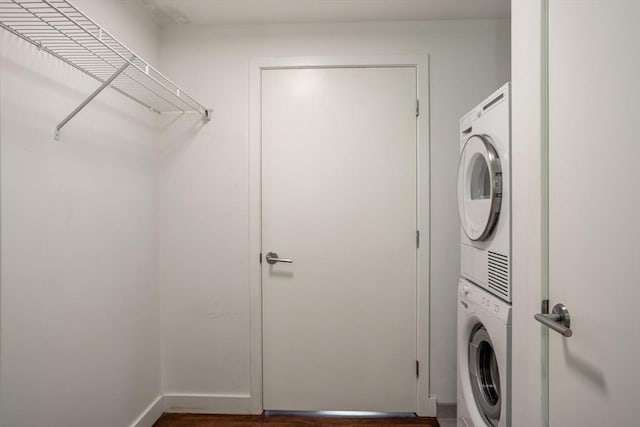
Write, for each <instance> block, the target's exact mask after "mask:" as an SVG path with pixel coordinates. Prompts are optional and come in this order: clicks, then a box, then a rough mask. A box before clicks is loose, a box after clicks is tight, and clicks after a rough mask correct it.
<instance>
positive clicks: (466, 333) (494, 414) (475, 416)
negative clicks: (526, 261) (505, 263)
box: [457, 279, 511, 427]
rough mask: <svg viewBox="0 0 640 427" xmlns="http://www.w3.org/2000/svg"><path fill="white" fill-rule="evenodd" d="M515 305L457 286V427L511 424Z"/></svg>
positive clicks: (469, 286) (464, 285)
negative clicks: (512, 317) (512, 323)
mask: <svg viewBox="0 0 640 427" xmlns="http://www.w3.org/2000/svg"><path fill="white" fill-rule="evenodd" d="M510 389H511V305H509V304H507V303H505V302H504V301H502V300H501V299H499V298H497V297H496V296H495V295H493V294H490V293H489V292H487V291H485V290H484V289H482V288H480V287H478V286H476V285H474V284H473V283H471V282H469V281H467V280H465V279H460V282H459V285H458V416H457V426H458V427H510V426H511V390H510Z"/></svg>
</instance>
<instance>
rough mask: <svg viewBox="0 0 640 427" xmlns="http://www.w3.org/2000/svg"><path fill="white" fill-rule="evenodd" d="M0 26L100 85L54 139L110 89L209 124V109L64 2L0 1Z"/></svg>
mask: <svg viewBox="0 0 640 427" xmlns="http://www.w3.org/2000/svg"><path fill="white" fill-rule="evenodd" d="M0 27H2V28H4V29H5V30H7V31H8V32H10V33H12V34H14V35H16V36H18V37H20V38H22V39H23V40H26V41H27V42H29V43H31V44H32V45H34V46H36V47H37V48H38V49H39V50H43V51H45V52H47V53H49V54H50V55H52V56H54V57H56V58H58V59H59V60H61V61H63V62H65V63H67V64H69V65H71V66H72V67H73V68H75V69H77V70H79V71H81V72H83V73H84V74H86V75H88V76H90V77H91V78H93V79H95V80H97V81H98V82H99V83H100V86H99V87H98V88H97V89H96V90H95V91H94V92H93V93H92V94H91V95H89V97H88V98H87V99H85V100H84V101H83V102H82V103H81V104H80V105H79V106H78V107H77V108H76V109H75V110H73V111H72V112H71V113H70V114H69V115H68V116H67V117H65V118H64V119H63V120H62V121H61V122H60V123H59V124H58V125H57V126H56V129H55V139H56V140H58V139H59V137H60V130H61V129H62V128H63V127H64V126H65V125H66V124H67V123H68V122H69V121H70V120H71V119H72V118H73V117H75V115H76V114H78V113H79V112H80V111H81V110H82V109H83V108H84V107H86V106H87V104H89V103H90V102H91V101H92V100H93V99H94V98H95V97H96V96H98V94H100V93H101V92H102V91H103V90H104V89H106V88H108V87H110V88H112V89H114V90H115V91H117V92H119V93H121V94H122V95H125V96H126V97H128V98H130V99H131V100H133V101H135V102H137V103H139V104H141V105H143V106H144V107H145V108H147V109H149V110H151V111H153V112H155V113H157V114H162V115H164V114H167V115H179V116H200V117H202V119H203V120H204V121H205V122H208V121H210V120H211V114H212V110H209V109H207V108H205V107H204V106H202V104H200V103H199V102H197V101H196V100H195V99H193V98H192V97H191V96H189V95H187V94H186V93H185V92H184V91H183V90H181V89H180V88H179V87H178V86H177V85H176V84H174V83H173V82H172V81H171V80H169V79H168V78H167V77H165V76H164V75H163V74H162V73H160V72H159V71H158V70H156V69H155V68H154V67H152V66H151V65H149V64H148V63H147V62H146V61H144V60H142V59H140V57H139V56H138V55H136V54H135V53H133V51H131V49H129V48H128V47H126V46H125V45H124V44H123V43H121V42H120V41H119V40H118V39H116V38H115V37H113V36H112V35H111V34H110V33H109V32H107V31H106V30H105V29H104V28H102V27H101V26H100V25H98V24H97V23H96V22H95V21H93V20H92V19H91V18H89V17H88V16H86V15H85V14H84V13H82V12H81V11H80V10H79V9H77V8H76V7H75V6H73V5H72V4H71V3H70V2H69V1H67V0H0Z"/></svg>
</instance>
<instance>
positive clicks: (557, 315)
mask: <svg viewBox="0 0 640 427" xmlns="http://www.w3.org/2000/svg"><path fill="white" fill-rule="evenodd" d="M533 317H534V318H535V319H536V320H537V321H538V322H540V323H542V324H543V325H545V326H547V327H549V328H551V329H553V330H554V331H556V332H559V333H560V334H561V335H563V336H565V337H567V338H568V337H570V336H571V335H573V332H572V331H571V316H569V310H567V307H565V305H564V304H556V305H555V306H554V307H553V311H552V312H551V314H536V315H535V316H533Z"/></svg>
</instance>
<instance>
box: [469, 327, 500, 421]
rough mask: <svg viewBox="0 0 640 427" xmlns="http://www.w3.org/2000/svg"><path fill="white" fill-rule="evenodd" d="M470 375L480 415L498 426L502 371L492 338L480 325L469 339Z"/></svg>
mask: <svg viewBox="0 0 640 427" xmlns="http://www.w3.org/2000/svg"><path fill="white" fill-rule="evenodd" d="M469 375H470V379H471V389H472V390H473V397H474V399H475V401H476V405H477V406H478V410H479V411H480V414H482V416H483V417H484V418H485V420H486V421H487V422H488V423H489V425H490V426H494V427H495V426H497V425H498V423H499V421H500V409H501V403H502V399H501V395H502V391H501V388H500V371H499V369H498V360H497V359H496V353H495V351H494V350H493V343H492V342H491V337H490V336H489V333H488V332H487V330H486V329H485V327H484V326H482V325H478V326H477V327H476V328H475V329H474V331H473V333H472V334H471V337H470V338H469Z"/></svg>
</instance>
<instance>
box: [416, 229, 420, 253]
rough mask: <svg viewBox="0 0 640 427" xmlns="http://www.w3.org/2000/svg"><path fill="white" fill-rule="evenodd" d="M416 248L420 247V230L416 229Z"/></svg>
mask: <svg viewBox="0 0 640 427" xmlns="http://www.w3.org/2000/svg"><path fill="white" fill-rule="evenodd" d="M416 248H418V249H419V248H420V230H416Z"/></svg>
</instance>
